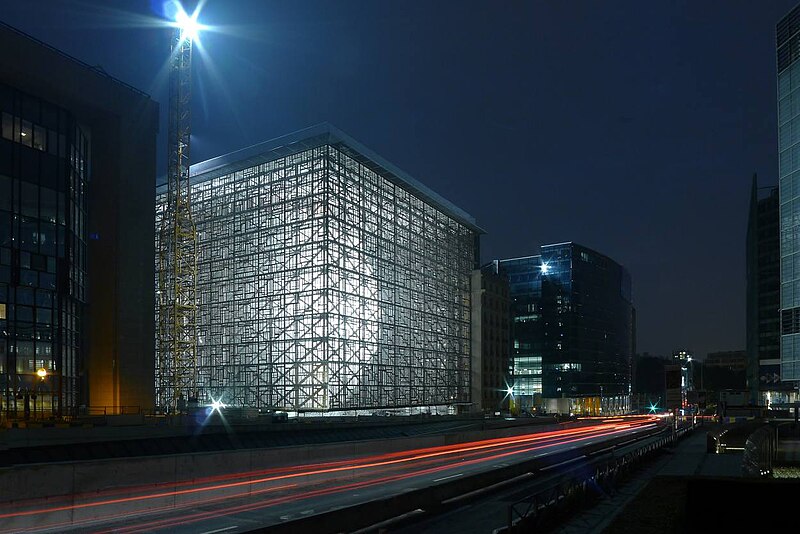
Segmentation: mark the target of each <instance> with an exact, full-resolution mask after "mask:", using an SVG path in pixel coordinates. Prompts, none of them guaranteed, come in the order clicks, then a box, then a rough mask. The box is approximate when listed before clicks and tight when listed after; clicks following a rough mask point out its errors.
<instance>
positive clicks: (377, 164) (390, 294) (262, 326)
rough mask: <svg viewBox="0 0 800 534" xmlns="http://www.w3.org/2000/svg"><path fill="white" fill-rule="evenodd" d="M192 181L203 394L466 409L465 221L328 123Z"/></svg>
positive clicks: (225, 159) (240, 399)
mask: <svg viewBox="0 0 800 534" xmlns="http://www.w3.org/2000/svg"><path fill="white" fill-rule="evenodd" d="M191 180H192V185H191V189H192V210H193V218H194V221H195V223H196V225H197V233H198V251H199V259H198V285H197V295H198V312H197V317H198V326H197V332H198V344H197V390H198V399H199V402H200V403H205V402H210V401H211V400H212V399H214V400H219V399H221V400H222V402H223V403H224V404H226V405H228V406H241V407H252V408H259V409H273V408H277V409H284V410H290V411H294V412H314V411H319V412H351V413H352V412H354V411H357V410H365V409H373V408H401V407H406V408H408V407H412V408H414V409H416V410H427V409H431V410H442V411H453V410H455V409H456V408H457V407H458V406H463V407H464V409H467V408H468V406H469V404H470V402H471V399H470V356H471V354H470V328H471V318H470V313H471V293H470V278H471V273H472V271H473V269H474V268H475V266H476V263H477V260H476V258H477V257H478V235H479V234H480V233H481V230H480V228H478V227H477V226H476V224H475V221H474V219H473V218H472V217H471V216H469V215H468V214H466V213H465V212H464V211H462V210H461V209H459V208H457V207H456V206H454V205H453V204H451V203H450V202H448V201H447V200H445V199H443V198H442V197H440V196H439V195H437V194H436V193H434V192H433V191H431V190H429V189H428V188H427V187H425V186H423V185H422V184H421V183H419V182H417V181H416V180H415V179H413V178H412V177H410V176H409V175H407V174H406V173H404V172H403V171H401V170H399V169H397V168H396V167H395V166H394V165H392V164H391V163H389V162H387V161H385V160H384V159H383V158H381V157H380V156H378V155H377V154H374V153H373V152H372V151H370V150H368V149H367V148H366V147H364V146H363V145H361V144H360V143H358V142H357V141H355V140H354V139H352V138H350V137H349V136H347V135H346V134H344V133H342V132H341V131H339V130H337V129H336V128H333V127H332V126H329V125H321V126H315V127H312V128H309V129H306V130H303V131H301V132H298V133H295V134H291V135H288V136H285V137H282V138H279V139H275V140H272V141H267V142H265V143H262V144H259V145H255V146H253V147H250V148H247V149H244V150H240V151H238V152H233V153H231V154H228V155H225V156H220V157H218V158H214V159H211V160H208V161H205V162H202V163H198V164H195V165H193V166H192V168H191ZM164 192H165V189H164V188H162V189H161V190H159V194H158V203H159V206H163V201H164ZM160 214H161V210H160V209H159V210H157V218H158V217H160ZM151 227H152V226H151ZM155 227H156V228H159V227H160V222H159V221H156V226H155ZM162 356H165V357H168V355H158V358H160V357H162ZM159 369H160V367H158V366H157V370H156V374H157V376H156V381H157V383H160V381H162V380H168V379H169V377H168V376H164V375H162V374H161V373H160V371H159ZM157 391H158V388H157ZM163 404H165V401H164V400H162V401H161V402H160V403H159V405H163ZM410 411H413V410H410Z"/></svg>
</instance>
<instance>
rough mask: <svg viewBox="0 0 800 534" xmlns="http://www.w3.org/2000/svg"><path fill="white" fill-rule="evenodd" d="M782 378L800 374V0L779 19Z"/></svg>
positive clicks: (795, 376)
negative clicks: (798, 4)
mask: <svg viewBox="0 0 800 534" xmlns="http://www.w3.org/2000/svg"><path fill="white" fill-rule="evenodd" d="M776 44H777V67H778V176H779V180H780V183H779V187H778V198H779V201H780V258H781V259H780V261H781V264H780V310H781V312H780V313H781V317H780V351H781V352H780V366H781V367H780V380H781V381H797V380H800V61H798V60H800V6H797V7H795V8H794V9H793V10H792V11H790V12H789V14H788V15H786V16H785V17H784V18H783V19H781V20H780V22H778V25H777V28H776Z"/></svg>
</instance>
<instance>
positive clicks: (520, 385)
mask: <svg viewBox="0 0 800 534" xmlns="http://www.w3.org/2000/svg"><path fill="white" fill-rule="evenodd" d="M497 263H498V266H499V272H500V273H501V274H504V275H506V276H507V277H508V279H509V283H510V288H511V292H510V294H511V316H512V320H513V328H512V340H513V342H512V360H513V382H514V390H515V394H516V395H518V396H519V398H518V399H517V401H518V403H519V405H520V406H521V407H522V408H532V407H540V406H544V404H543V402H542V399H560V398H571V399H576V398H583V397H596V398H598V399H599V398H601V397H602V398H615V399H619V400H620V402H621V404H620V406H626V405H627V403H626V402H623V401H624V399H627V398H628V395H629V394H630V385H631V356H632V350H633V336H634V332H633V310H632V304H631V302H632V300H631V287H630V277H629V275H628V273H627V271H626V270H625V269H624V268H623V267H622V266H620V265H618V264H616V263H615V262H613V261H612V260H610V259H609V258H607V257H605V256H603V255H601V254H598V253H596V252H594V251H591V250H589V249H586V248H583V247H581V246H579V245H576V244H574V243H563V244H558V245H546V246H543V247H541V254H540V255H538V256H529V257H524V258H515V259H509V260H498V261H497ZM596 404H597V406H598V407H599V406H600V403H599V402H598V403H596ZM592 405H594V404H592Z"/></svg>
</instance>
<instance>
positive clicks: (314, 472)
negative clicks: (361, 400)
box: [0, 417, 657, 532]
mask: <svg viewBox="0 0 800 534" xmlns="http://www.w3.org/2000/svg"><path fill="white" fill-rule="evenodd" d="M656 420H657V418H654V417H652V418H651V417H648V418H644V419H636V420H628V421H614V422H613V423H604V424H599V425H594V426H590V427H579V428H572V429H561V430H556V431H549V432H540V433H536V434H526V435H522V436H513V437H507V438H493V439H487V440H480V441H475V442H468V443H462V444H455V445H445V446H438V447H428V448H423V449H417V450H410V451H398V452H393V453H386V454H381V455H373V456H368V457H364V458H360V459H347V460H339V461H333V462H324V463H318V464H311V465H300V466H286V467H281V468H273V469H268V470H259V471H250V472H245V473H233V474H226V475H219V476H215V477H206V478H203V479H196V480H193V481H180V482H178V483H172V484H161V485H158V486H159V487H160V488H164V487H165V486H166V487H170V486H171V487H172V488H173V489H172V490H171V491H158V492H156V493H147V494H144V495H134V496H127V497H121V498H107V497H109V496H112V495H119V494H120V493H121V492H127V493H128V494H129V495H130V493H131V491H132V490H131V488H119V489H115V490H110V491H107V492H105V493H102V494H98V493H95V494H88V495H87V494H83V495H85V496H89V495H91V496H92V497H94V499H95V500H92V501H90V502H84V503H76V502H75V501H77V500H78V499H77V498H76V497H77V496H65V498H69V499H75V500H73V501H72V502H71V503H70V504H64V505H61V506H53V501H52V500H49V501H48V503H47V504H48V506H47V507H45V508H34V509H29V510H20V509H19V505H20V503H15V504H16V506H15V508H16V509H15V511H13V512H8V513H3V514H0V519H6V520H10V519H14V518H24V517H26V516H38V517H37V519H40V518H42V519H44V518H46V516H47V515H48V514H55V513H58V512H67V511H75V510H80V509H85V508H90V509H95V508H97V509H100V508H102V507H107V506H111V505H124V504H132V503H137V502H144V501H153V500H157V499H165V498H172V497H176V496H187V495H189V496H191V495H198V496H200V497H201V498H199V499H194V500H187V501H186V502H183V503H174V504H171V505H168V506H158V507H151V508H148V509H146V510H133V511H125V512H121V513H111V514H108V515H105V516H102V515H101V516H99V517H93V518H88V519H86V520H78V521H72V522H69V523H65V522H54V523H50V524H48V525H42V524H41V523H39V524H38V525H36V527H34V529H35V530H41V529H52V528H58V527H73V528H74V527H77V526H79V525H81V524H90V523H94V524H96V523H98V522H108V521H114V520H119V519H123V518H125V517H127V516H129V515H130V514H131V513H133V514H136V515H139V516H141V515H152V514H154V513H159V512H163V511H167V510H170V511H174V510H176V509H180V508H187V507H196V506H198V505H201V504H214V503H219V502H221V501H223V500H231V499H241V498H247V497H252V496H254V495H260V494H263V493H265V492H275V491H279V490H288V489H290V488H291V489H293V490H295V489H296V490H298V491H299V493H296V494H292V495H289V496H285V497H276V498H274V499H269V500H266V501H259V502H258V503H255V504H252V505H251V504H243V505H240V506H237V507H234V508H226V509H225V510H216V511H214V512H209V513H211V514H213V515H228V514H229V513H235V510H238V509H240V508H241V507H245V508H244V509H247V507H249V506H256V508H263V507H267V506H274V505H275V504H279V503H281V502H288V501H293V500H300V499H306V498H310V497H313V496H318V495H325V494H327V493H325V492H327V491H330V492H332V493H336V492H340V491H343V489H342V488H343V487H350V486H351V485H348V486H341V485H338V486H336V487H334V488H328V489H320V490H315V491H310V492H309V491H304V486H309V485H313V484H317V485H318V484H320V483H330V482H331V480H333V481H335V480H337V479H335V478H334V479H325V480H322V481H320V480H313V477H315V476H318V475H332V474H333V475H335V474H338V473H342V472H345V471H350V472H351V476H353V477H355V476H356V475H358V476H362V477H366V476H370V475H376V474H387V473H390V472H391V471H399V470H402V469H406V468H408V467H412V468H413V469H412V470H409V471H407V472H403V473H397V474H393V475H391V476H389V477H383V478H377V479H375V478H371V479H368V480H364V481H361V482H356V483H355V484H357V485H358V486H357V487H364V486H371V485H376V484H381V483H385V482H387V481H390V480H400V479H406V478H409V477H415V476H421V475H423V474H426V473H430V472H438V471H442V470H446V469H452V468H454V467H458V468H461V467H463V466H465V465H472V464H474V463H480V462H488V461H493V460H496V459H498V458H506V457H508V456H511V455H516V454H524V453H526V452H530V451H532V450H541V449H543V448H547V447H552V446H557V445H564V444H568V443H575V442H580V441H585V440H588V439H596V438H599V437H606V436H612V435H615V434H619V433H623V432H626V431H629V430H631V429H635V428H644V427H649V426H653V425H654V421H656ZM487 452H488V453H490V454H488V455H487V454H486V453H487ZM455 455H458V456H460V458H459V460H458V463H453V462H452V460H453V458H452V457H453V456H455ZM442 461H446V463H444V464H443V465H438V466H437V465H434V464H436V463H437V462H442ZM431 466H432V467H431ZM265 475H266V476H265ZM301 477H305V479H306V480H298V479H300V478H301ZM445 478H450V477H445ZM242 479H244V480H242ZM289 480H294V481H297V482H299V483H300V484H298V483H294V484H289V485H281V486H277V487H276V486H270V487H267V488H263V489H255V488H254V486H255V485H261V484H269V483H275V482H278V481H289ZM203 484H210V485H203ZM154 486H156V485H149V486H142V487H139V488H137V489H140V490H141V491H152V490H153V488H154ZM186 486H193V487H186ZM245 486H247V490H246V491H244V492H235V493H231V494H229V495H224V496H215V497H211V498H203V496H204V495H207V494H209V493H210V492H215V491H220V490H229V489H236V488H242V487H245ZM177 488H184V489H177ZM319 492H322V493H319ZM98 495H100V496H101V497H102V498H101V499H97V498H98ZM32 504H33V503H29V504H28V505H29V506H30V505H32ZM254 509H255V508H254ZM228 510H231V511H230V512H229V511H228ZM204 517H205V516H201V517H200V518H199V519H196V520H202V519H203V518H204ZM187 519H188V518H187V517H186V516H183V517H181V521H182V522H186V521H187ZM168 520H169V519H164V520H161V521H168ZM37 523H38V521H37ZM131 528H133V527H131ZM136 528H143V527H142V525H139V526H138V527H136ZM12 531H15V532H19V531H22V530H21V529H20V528H18V527H17V528H14V529H13V530H12Z"/></svg>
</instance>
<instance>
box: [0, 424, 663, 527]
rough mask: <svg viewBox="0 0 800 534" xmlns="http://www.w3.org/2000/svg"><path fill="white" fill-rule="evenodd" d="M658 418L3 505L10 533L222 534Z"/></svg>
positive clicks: (617, 433) (561, 447)
mask: <svg viewBox="0 0 800 534" xmlns="http://www.w3.org/2000/svg"><path fill="white" fill-rule="evenodd" d="M657 424H658V422H657V419H656V418H654V417H628V418H624V419H605V420H600V419H599V420H597V421H596V422H595V421H593V422H592V424H591V425H590V426H583V427H575V428H567V429H561V430H556V431H549V432H538V433H533V434H524V435H517V436H513V437H505V438H494V439H486V440H480V441H472V442H467V443H459V444H455V445H446V446H440V447H429V448H425V449H415V450H407V451H402V452H394V453H390V454H380V455H373V456H365V457H359V458H346V459H337V460H334V461H325V462H320V463H316V464H299V465H290V466H286V467H280V468H275V469H268V470H261V471H254V472H244V473H230V474H227V475H223V476H217V477H213V478H205V479H196V480H191V481H184V482H180V483H177V484H175V483H171V484H169V485H160V486H154V485H148V486H146V487H141V488H138V489H137V488H130V487H120V488H112V489H109V490H106V491H103V492H94V493H91V494H79V495H67V496H63V497H59V498H50V499H48V500H47V501H46V502H41V501H39V502H36V501H33V502H25V503H14V504H6V505H5V506H0V532H118V533H133V532H170V533H171V534H181V533H184V532H185V533H199V534H222V533H226V534H227V533H235V532H243V531H247V530H249V529H254V528H257V527H259V526H268V525H273V524H278V523H282V522H286V521H291V520H293V519H297V518H302V517H305V516H308V515H312V514H316V513H321V512H324V511H327V510H331V509H336V508H343V507H347V506H352V505H354V504H357V503H361V502H369V501H371V500H373V499H376V498H379V497H383V496H386V495H391V494H398V493H402V492H405V491H410V490H412V489H415V488H421V487H427V486H431V485H436V484H441V483H445V482H446V481H449V480H453V479H456V478H458V477H466V476H469V475H473V474H476V473H480V472H482V471H486V470H491V469H494V468H497V467H500V466H503V465H507V464H509V463H514V462H520V461H523V460H527V459H531V458H536V457H540V456H547V455H552V454H555V453H558V452H564V451H565V450H568V449H570V448H572V449H574V448H577V447H580V446H584V445H588V444H593V443H598V442H602V441H607V440H610V439H615V438H618V437H621V436H628V435H635V434H637V433H644V432H647V431H650V430H652V428H653V427H654V426H655V425H657Z"/></svg>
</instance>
